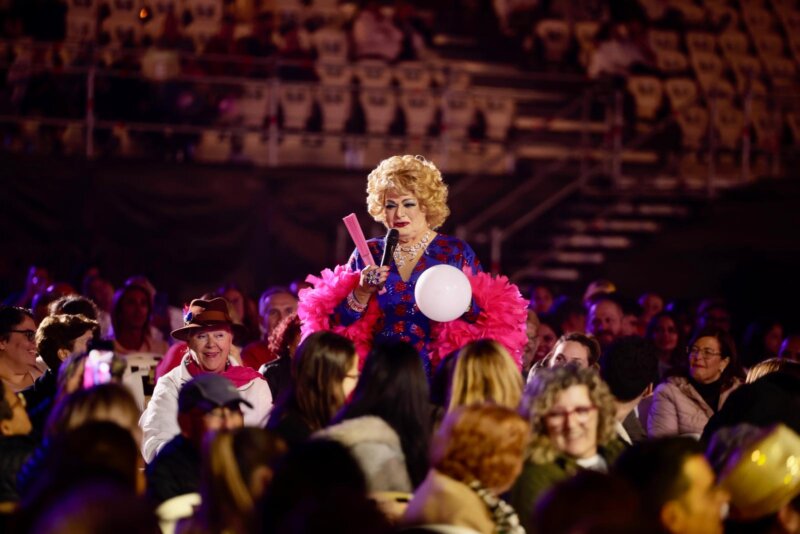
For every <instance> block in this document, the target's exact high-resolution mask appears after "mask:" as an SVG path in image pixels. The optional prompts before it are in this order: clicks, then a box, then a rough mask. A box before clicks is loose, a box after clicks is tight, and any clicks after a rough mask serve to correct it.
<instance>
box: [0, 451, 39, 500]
mask: <svg viewBox="0 0 800 534" xmlns="http://www.w3.org/2000/svg"><path fill="white" fill-rule="evenodd" d="M35 448H36V441H34V440H33V438H31V437H29V436H0V502H9V501H17V500H18V499H19V495H18V493H17V473H18V472H19V470H20V467H22V464H24V463H25V462H26V461H27V460H28V458H29V457H30V456H31V454H33V450H34V449H35Z"/></svg>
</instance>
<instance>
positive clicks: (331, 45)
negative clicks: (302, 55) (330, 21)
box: [311, 26, 348, 63]
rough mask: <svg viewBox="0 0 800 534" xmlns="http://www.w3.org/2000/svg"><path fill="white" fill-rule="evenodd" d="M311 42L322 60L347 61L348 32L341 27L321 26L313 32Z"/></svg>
mask: <svg viewBox="0 0 800 534" xmlns="http://www.w3.org/2000/svg"><path fill="white" fill-rule="evenodd" d="M311 44H312V46H313V47H314V48H315V49H316V51H317V58H318V59H319V60H320V61H322V62H327V61H332V62H337V63H338V62H343V61H347V58H348V49H347V34H346V33H345V32H344V31H342V30H341V29H339V28H336V27H328V26H326V27H324V28H320V29H319V30H317V31H316V32H314V33H313V34H312V36H311Z"/></svg>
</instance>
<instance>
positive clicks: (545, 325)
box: [533, 315, 561, 363]
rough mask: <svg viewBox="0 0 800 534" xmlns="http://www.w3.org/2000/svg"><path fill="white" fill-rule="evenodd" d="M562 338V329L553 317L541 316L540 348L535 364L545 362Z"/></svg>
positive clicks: (535, 356)
mask: <svg viewBox="0 0 800 534" xmlns="http://www.w3.org/2000/svg"><path fill="white" fill-rule="evenodd" d="M560 336H561V329H560V328H559V327H558V326H557V325H556V323H555V321H553V318H552V317H550V316H548V315H541V316H539V346H538V347H537V348H536V353H535V354H534V357H533V363H537V362H540V361H542V360H544V359H545V358H546V357H547V355H548V354H550V351H552V350H553V347H554V346H555V345H556V341H558V338H559V337H560Z"/></svg>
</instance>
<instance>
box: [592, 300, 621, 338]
mask: <svg viewBox="0 0 800 534" xmlns="http://www.w3.org/2000/svg"><path fill="white" fill-rule="evenodd" d="M622 317H623V312H622V306H620V304H619V303H618V302H617V301H616V300H614V299H612V298H611V297H609V296H603V297H600V298H599V299H597V300H595V301H594V303H593V304H592V305H591V307H590V308H589V321H588V323H589V324H588V330H589V332H590V333H591V334H592V335H594V337H596V338H597V341H598V342H599V343H600V346H602V347H607V346H608V345H610V344H611V343H612V342H613V341H614V340H615V339H616V338H617V337H618V336H619V335H620V332H621V330H622Z"/></svg>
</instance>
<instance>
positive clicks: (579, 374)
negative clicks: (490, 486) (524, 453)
mask: <svg viewBox="0 0 800 534" xmlns="http://www.w3.org/2000/svg"><path fill="white" fill-rule="evenodd" d="M520 413H521V414H522V415H523V417H527V418H528V419H529V420H530V422H531V427H532V430H533V442H532V445H531V455H530V456H531V459H532V460H533V461H534V462H536V463H549V462H551V461H553V460H554V459H555V458H556V456H558V455H560V454H563V455H566V456H569V457H571V458H576V459H583V458H591V457H593V456H594V455H596V454H597V452H598V446H603V445H606V444H607V443H609V442H610V441H611V440H612V439H614V438H615V435H616V433H615V427H614V421H615V419H614V416H615V406H614V398H613V397H612V395H611V392H610V391H609V390H608V386H606V385H605V383H604V382H603V381H602V380H601V379H600V375H599V374H598V373H597V371H595V370H594V369H578V368H576V367H573V366H565V367H553V368H550V369H540V370H539V372H537V373H536V376H535V377H534V379H533V380H532V381H531V382H529V383H528V385H527V386H526V388H525V394H524V395H523V398H522V403H521V404H520Z"/></svg>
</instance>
